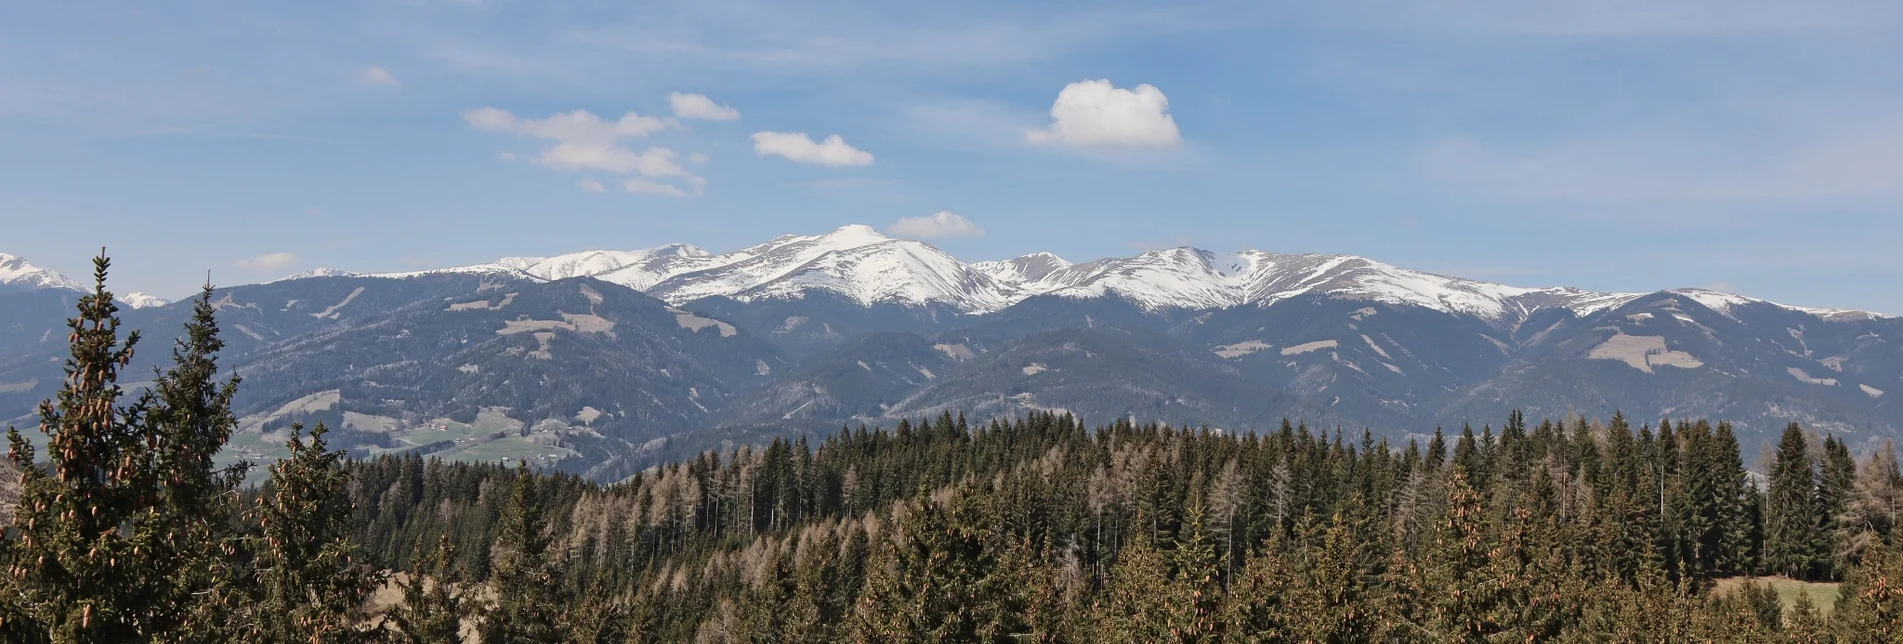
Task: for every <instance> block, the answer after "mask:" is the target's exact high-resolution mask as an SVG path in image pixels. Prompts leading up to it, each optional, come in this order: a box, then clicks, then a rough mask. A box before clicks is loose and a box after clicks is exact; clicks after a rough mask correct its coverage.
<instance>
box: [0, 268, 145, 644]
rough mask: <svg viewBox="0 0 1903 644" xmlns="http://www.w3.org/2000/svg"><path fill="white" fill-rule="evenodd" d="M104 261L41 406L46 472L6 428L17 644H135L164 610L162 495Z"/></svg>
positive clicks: (12, 629)
mask: <svg viewBox="0 0 1903 644" xmlns="http://www.w3.org/2000/svg"><path fill="white" fill-rule="evenodd" d="M109 268H111V262H110V261H109V260H107V259H106V257H105V255H104V253H101V255H100V256H99V257H98V258H96V259H94V260H93V280H94V287H93V292H91V293H88V294H86V295H85V296H83V297H81V298H80V300H79V314H78V316H77V317H74V318H72V319H71V320H68V321H67V326H68V328H70V329H71V330H72V333H71V335H69V336H68V340H69V342H70V344H71V346H72V355H71V357H69V358H68V359H67V360H66V380H65V382H64V384H63V385H62V386H61V388H60V391H59V394H58V396H57V398H56V399H55V400H49V401H46V402H44V403H41V405H40V410H39V415H40V431H42V432H44V433H46V435H47V453H46V457H47V461H46V463H45V464H44V465H42V464H40V463H37V462H36V458H37V455H36V452H35V450H34V449H33V445H32V444H31V443H29V442H27V440H26V438H25V437H23V436H21V435H20V432H19V431H18V430H16V429H14V428H8V430H7V438H8V441H9V442H10V443H11V445H12V449H11V450H10V452H9V454H8V456H9V457H10V458H11V459H12V460H13V462H14V464H15V465H17V466H18V467H19V469H20V470H22V472H23V476H22V479H21V485H22V491H21V495H20V501H19V506H18V510H17V512H16V513H15V515H14V523H13V533H14V535H13V538H11V539H7V540H6V550H7V552H6V561H7V565H8V571H7V572H8V574H7V581H8V584H7V586H8V587H7V588H6V589H5V590H6V594H5V597H4V598H3V599H0V601H4V602H5V604H6V608H5V609H4V612H3V613H0V618H4V619H5V620H6V622H7V623H5V624H3V625H0V628H4V629H5V631H6V633H7V634H8V635H9V639H11V640H12V641H52V642H130V641H137V640H141V639H145V638H146V637H147V636H148V635H152V634H153V633H154V632H153V631H152V630H151V629H153V628H154V627H155V626H156V625H155V624H153V623H152V622H151V621H149V620H150V616H151V615H153V614H154V613H155V612H157V611H159V610H160V609H161V608H162V604H163V603H164V602H166V601H169V600H170V599H171V597H170V596H169V594H166V593H163V592H161V589H160V584H161V583H162V581H163V580H162V579H155V577H154V575H153V574H152V571H151V570H150V569H149V568H148V564H149V562H150V559H151V557H152V554H153V551H154V549H155V547H158V546H160V545H161V544H163V543H164V542H165V541H166V540H165V539H164V537H163V535H161V534H160V533H159V526H158V523H159V521H158V516H157V512H156V511H155V510H154V504H155V502H156V501H157V497H158V493H159V492H158V490H157V489H156V487H155V486H154V484H153V480H152V476H150V465H149V459H150V452H149V450H148V446H147V444H146V438H147V436H146V435H145V433H144V431H143V430H142V424H143V423H144V422H145V414H146V410H147V408H148V407H149V401H145V400H140V401H137V402H134V403H133V404H129V405H122V404H121V402H120V399H121V397H122V395H123V392H122V391H121V389H120V387H119V385H118V384H117V383H118V379H119V370H120V369H123V368H125V367H126V366H127V365H128V364H129V363H130V362H131V361H132V349H133V346H134V345H135V344H137V342H138V337H139V335H138V333H137V332H136V331H135V332H133V333H130V334H128V335H127V336H126V338H125V342H124V343H123V344H121V343H120V339H119V320H118V318H117V317H116V316H115V314H116V313H117V311H118V305H116V304H114V303H113V299H112V293H111V292H109V291H107V290H106V274H107V271H108V269H109Z"/></svg>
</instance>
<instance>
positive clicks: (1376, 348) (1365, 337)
mask: <svg viewBox="0 0 1903 644" xmlns="http://www.w3.org/2000/svg"><path fill="white" fill-rule="evenodd" d="M1361 341H1362V342H1366V343H1368V348H1370V349H1374V352H1375V353H1379V354H1381V357H1383V358H1387V359H1389V360H1393V359H1394V356H1391V355H1388V351H1387V350H1386V349H1383V348H1381V345H1378V344H1375V343H1374V338H1370V337H1368V334H1366V333H1363V334H1361ZM1388 368H1390V369H1393V368H1394V365H1388ZM1395 371H1400V370H1399V369H1395Z"/></svg>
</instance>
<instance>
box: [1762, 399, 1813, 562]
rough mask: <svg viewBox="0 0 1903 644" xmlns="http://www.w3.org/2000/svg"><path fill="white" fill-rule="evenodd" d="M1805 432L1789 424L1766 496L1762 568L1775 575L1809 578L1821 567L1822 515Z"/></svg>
mask: <svg viewBox="0 0 1903 644" xmlns="http://www.w3.org/2000/svg"><path fill="white" fill-rule="evenodd" d="M1806 443H1807V440H1806V437H1805V436H1804V430H1803V429H1802V428H1800V427H1798V426H1797V423H1791V425H1790V426H1789V427H1786V428H1785V429H1784V436H1783V437H1782V438H1780V439H1779V440H1778V443H1777V452H1776V454H1775V456H1774V458H1775V460H1773V461H1772V462H1771V465H1770V469H1771V471H1770V473H1769V478H1770V482H1769V488H1770V489H1769V490H1768V491H1767V492H1766V494H1765V499H1764V566H1765V568H1767V569H1769V570H1770V571H1771V572H1772V573H1774V574H1779V575H1784V576H1786V577H1793V578H1797V579H1809V578H1810V576H1811V574H1812V573H1813V572H1814V571H1816V569H1817V568H1818V565H1817V559H1818V552H1817V550H1818V545H1819V542H1820V539H1819V536H1820V533H1821V530H1820V527H1821V526H1823V525H1824V517H1823V512H1822V508H1821V506H1820V504H1819V503H1818V499H1817V484H1816V476H1815V474H1814V470H1813V469H1812V468H1811V461H1810V454H1809V447H1808V446H1807V444H1806Z"/></svg>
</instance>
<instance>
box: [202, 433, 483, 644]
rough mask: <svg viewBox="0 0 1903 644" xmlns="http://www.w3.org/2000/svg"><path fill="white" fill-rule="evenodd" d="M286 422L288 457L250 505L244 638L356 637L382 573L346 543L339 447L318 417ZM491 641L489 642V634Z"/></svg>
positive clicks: (363, 634) (347, 518)
mask: <svg viewBox="0 0 1903 644" xmlns="http://www.w3.org/2000/svg"><path fill="white" fill-rule="evenodd" d="M303 430H304V428H303V426H301V425H292V426H291V438H290V440H289V441H288V442H287V443H286V447H288V448H289V450H290V456H289V457H287V458H285V459H284V460H282V461H278V462H277V463H274V464H272V465H271V468H270V471H271V479H270V481H269V483H268V484H267V491H266V492H265V494H264V499H263V500H262V501H261V502H260V503H259V505H258V506H257V507H256V508H254V509H253V511H252V513H253V516H252V518H253V521H255V522H256V523H257V525H258V526H259V527H260V529H261V534H260V536H259V538H258V539H259V541H260V543H259V544H258V546H257V547H256V550H257V554H256V556H257V558H258V567H257V570H258V592H259V594H260V596H259V597H258V598H257V600H256V602H255V603H254V604H252V605H251V610H250V611H248V614H247V615H245V616H244V621H243V622H241V623H239V624H234V625H233V626H234V627H236V628H237V629H239V632H240V633H245V635H236V636H234V639H235V638H237V637H246V638H247V639H262V640H264V641H271V642H291V641H297V642H312V643H320V642H360V641H368V640H369V639H370V637H371V633H369V632H368V630H367V629H366V628H365V626H364V614H363V604H364V601H365V600H367V599H368V598H369V597H370V593H372V592H373V591H375V590H376V588H377V586H378V585H380V584H381V583H383V575H382V573H380V572H378V571H375V570H372V569H371V568H370V567H369V566H367V565H365V563H364V562H362V561H360V560H359V558H358V552H357V546H356V544H354V543H352V541H351V538H350V536H351V532H352V529H351V528H352V526H351V514H352V507H351V501H350V496H349V487H350V475H349V473H348V472H345V471H344V470H343V469H342V467H341V464H342V461H343V459H344V452H343V451H341V450H339V451H330V450H329V449H327V448H328V445H327V444H326V443H325V442H324V434H325V433H326V432H327V431H328V430H327V429H326V428H325V427H324V425H323V424H322V423H319V424H318V425H317V427H315V428H313V429H312V430H311V432H310V434H309V436H305V435H304V434H303ZM491 641H495V640H491Z"/></svg>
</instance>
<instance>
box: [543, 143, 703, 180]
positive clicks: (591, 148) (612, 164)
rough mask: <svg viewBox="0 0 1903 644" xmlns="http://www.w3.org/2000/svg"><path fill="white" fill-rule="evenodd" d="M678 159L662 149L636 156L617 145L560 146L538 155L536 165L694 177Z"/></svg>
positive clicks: (563, 168) (672, 152)
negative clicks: (676, 160)
mask: <svg viewBox="0 0 1903 644" xmlns="http://www.w3.org/2000/svg"><path fill="white" fill-rule="evenodd" d="M678 156H679V154H678V153H676V152H674V151H673V150H670V149H667V148H662V147H651V148H648V149H646V150H642V151H640V152H635V151H633V150H630V149H627V148H624V147H620V146H613V145H587V144H581V143H558V144H556V145H555V146H554V147H550V148H549V149H547V150H543V151H542V153H541V154H539V155H536V157H535V159H534V161H535V163H537V164H540V165H544V166H548V167H551V168H555V169H557V170H575V171H581V170H599V171H602V172H613V173H615V174H638V175H641V176H644V177H685V176H690V175H689V173H688V172H687V170H686V169H685V168H682V167H681V164H679V163H677V162H675V158H677V157H678Z"/></svg>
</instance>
